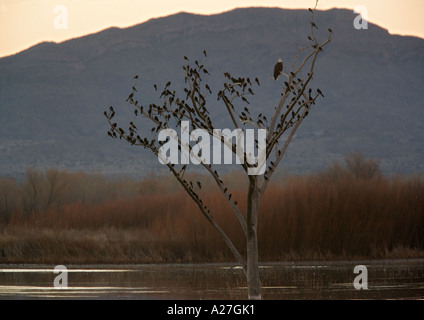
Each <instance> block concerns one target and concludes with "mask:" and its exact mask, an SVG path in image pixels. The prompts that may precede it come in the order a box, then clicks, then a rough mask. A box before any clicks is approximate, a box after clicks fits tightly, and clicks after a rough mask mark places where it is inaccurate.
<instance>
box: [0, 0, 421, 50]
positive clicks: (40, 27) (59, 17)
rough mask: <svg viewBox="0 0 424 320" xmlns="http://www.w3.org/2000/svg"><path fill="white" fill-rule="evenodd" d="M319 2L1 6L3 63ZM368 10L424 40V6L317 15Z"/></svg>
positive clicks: (400, 0)
mask: <svg viewBox="0 0 424 320" xmlns="http://www.w3.org/2000/svg"><path fill="white" fill-rule="evenodd" d="M314 4H315V0H273V1H272V0H213V1H206V0H148V1H144V0H0V57H2V56H6V55H10V54H13V53H16V52H19V51H21V50H24V49H26V48H28V47H30V46H32V45H34V44H37V43H39V42H41V41H57V42H60V41H63V40H66V39H69V38H73V37H78V36H82V35H86V34H89V33H94V32H98V31H100V30H103V29H105V28H108V27H111V26H117V27H128V26H131V25H134V24H137V23H140V22H143V21H146V20H148V19H150V18H156V17H162V16H166V15H169V14H172V13H176V12H180V11H188V12H192V13H201V14H213V13H220V12H223V11H228V10H231V9H234V8H236V7H249V6H267V7H281V8H309V7H313V6H314ZM357 5H364V6H366V8H367V10H368V21H370V22H372V23H376V24H378V25H380V26H382V27H384V28H386V29H388V30H389V32H391V33H395V34H407V35H415V36H420V37H422V38H424V22H423V18H422V15H423V13H424V0H320V1H319V5H318V9H329V8H334V7H337V8H348V9H353V8H355V7H356V6H357Z"/></svg>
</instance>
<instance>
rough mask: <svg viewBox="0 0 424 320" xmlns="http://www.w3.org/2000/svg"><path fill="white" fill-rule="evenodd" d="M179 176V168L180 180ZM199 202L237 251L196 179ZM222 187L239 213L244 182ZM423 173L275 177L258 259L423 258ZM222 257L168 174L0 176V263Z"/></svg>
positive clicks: (234, 227)
mask: <svg viewBox="0 0 424 320" xmlns="http://www.w3.org/2000/svg"><path fill="white" fill-rule="evenodd" d="M187 174H189V173H187ZM192 178H193V179H194V180H193V181H197V180H200V181H202V185H203V187H202V190H201V192H200V193H201V195H202V197H203V199H204V202H205V203H206V204H207V205H208V207H209V208H210V211H211V212H212V213H213V215H214V217H215V219H216V220H217V221H218V222H219V223H221V224H222V225H223V229H224V230H225V231H226V232H227V233H228V234H229V235H230V237H231V238H232V239H234V242H235V244H236V246H237V247H238V248H240V251H241V252H243V248H244V247H245V242H244V241H245V240H244V235H243V232H242V230H241V228H240V227H239V225H238V221H237V219H236V218H235V217H233V215H232V211H231V209H230V207H229V206H228V204H227V203H226V201H225V199H224V198H223V196H222V194H221V193H220V192H219V191H217V190H216V189H214V186H213V184H212V182H210V181H208V180H207V177H206V176H201V175H196V176H194V175H193V176H192ZM223 179H224V181H228V182H229V188H231V190H232V191H233V196H234V198H235V199H236V200H237V202H238V204H239V206H240V209H241V210H242V211H243V210H245V205H244V203H245V191H246V190H245V189H244V186H245V183H244V182H245V181H244V179H245V177H243V176H241V175H238V174H227V175H226V176H225V177H224V178H223ZM423 230H424V178H423V176H418V175H415V176H393V177H386V176H383V175H382V174H381V172H380V169H379V165H378V162H377V161H374V160H370V159H365V158H364V157H362V156H361V155H360V154H353V155H350V156H347V157H346V158H345V163H344V164H343V165H342V164H340V163H338V162H335V163H333V164H331V165H330V166H329V167H328V168H327V169H326V170H324V171H322V172H318V173H316V174H309V175H296V176H281V177H279V178H278V179H276V180H275V181H273V183H272V184H271V185H270V186H269V188H268V190H267V192H266V193H265V196H264V198H263V200H262V203H261V214H260V216H259V230H258V234H259V245H260V258H261V260H263V261H275V260H290V259H349V258H385V257H418V256H420V257H422V256H424V233H423ZM200 261H233V257H232V255H231V253H230V251H229V250H228V249H227V248H226V246H225V244H224V243H223V241H222V240H221V239H220V238H219V236H218V235H217V234H216V232H215V230H213V229H212V228H211V227H210V226H209V224H208V223H207V221H206V220H205V219H204V218H203V216H202V215H201V214H200V211H199V210H198V208H197V207H196V205H195V204H194V202H193V201H192V200H191V199H190V198H189V197H188V196H187V195H186V194H185V192H184V191H183V190H182V188H181V187H180V186H179V185H178V183H177V182H176V181H175V180H174V179H173V177H172V176H156V175H154V174H152V175H150V176H149V177H146V178H144V179H143V180H141V181H137V180H132V179H129V178H120V179H108V178H106V177H105V176H102V175H100V174H85V173H69V172H64V171H59V170H56V169H51V170H48V171H46V172H41V171H39V170H36V169H34V168H29V169H28V170H27V172H26V179H25V181H23V182H20V183H18V182H16V181H14V180H12V179H9V178H1V179H0V263H11V262H14V263H143V262H200Z"/></svg>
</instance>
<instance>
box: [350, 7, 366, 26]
mask: <svg viewBox="0 0 424 320" xmlns="http://www.w3.org/2000/svg"><path fill="white" fill-rule="evenodd" d="M353 12H355V13H357V14H358V15H357V16H356V17H355V19H354V20H353V27H354V28H355V29H356V30H361V29H368V8H367V7H366V6H364V5H362V4H361V5H357V6H356V7H355V9H353Z"/></svg>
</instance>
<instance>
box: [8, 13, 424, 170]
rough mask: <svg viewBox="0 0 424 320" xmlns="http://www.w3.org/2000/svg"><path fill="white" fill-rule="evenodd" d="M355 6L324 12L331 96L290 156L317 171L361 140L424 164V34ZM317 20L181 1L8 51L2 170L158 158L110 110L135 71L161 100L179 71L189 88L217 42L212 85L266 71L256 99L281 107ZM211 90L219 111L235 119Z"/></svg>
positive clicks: (117, 166)
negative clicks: (364, 25) (279, 71)
mask: <svg viewBox="0 0 424 320" xmlns="http://www.w3.org/2000/svg"><path fill="white" fill-rule="evenodd" d="M354 17H355V15H354V14H353V13H352V11H350V10H343V9H332V10H326V11H318V12H317V23H318V26H319V30H318V31H317V32H318V33H319V34H318V35H319V36H320V37H321V38H322V37H323V36H324V35H325V32H326V30H327V27H331V28H332V29H333V30H334V32H335V37H334V39H333V42H332V43H330V45H329V46H328V49H326V50H325V51H324V53H323V54H322V55H321V56H320V58H319V60H318V62H317V72H316V77H315V79H314V81H315V82H314V86H319V87H320V88H322V89H323V91H324V94H325V98H324V99H321V100H320V101H319V102H318V105H317V108H316V109H315V110H311V114H310V116H309V117H308V119H307V121H306V122H305V123H304V124H303V125H302V127H301V128H300V129H299V132H298V134H297V135H296V138H295V139H294V141H293V143H292V145H291V146H290V148H289V150H288V153H287V159H286V160H287V161H284V160H283V163H282V166H283V167H285V168H287V170H289V171H292V172H300V173H301V172H311V171H316V170H319V169H321V168H323V167H324V166H325V165H328V164H329V163H330V162H331V161H333V160H335V159H342V157H343V155H345V154H347V153H350V152H352V151H361V152H362V153H364V155H366V156H369V157H373V158H376V159H381V161H382V167H383V169H384V170H385V172H388V173H396V172H399V173H412V172H422V171H423V170H424V166H423V164H422V163H421V158H422V156H423V155H424V147H423V143H422V142H421V141H424V139H423V138H424V136H423V132H424V130H423V129H424V127H423V125H422V124H421V121H420V120H419V119H423V116H424V113H423V110H422V105H423V103H424V102H423V97H422V96H421V95H420V94H419V92H420V88H422V87H423V85H424V80H423V79H424V71H423V70H424V68H422V67H423V66H424V63H423V59H424V40H423V39H421V38H417V37H410V36H400V35H390V34H389V32H388V31H387V30H386V29H383V28H380V27H378V26H376V25H373V24H371V23H369V29H368V30H355V29H354V28H353V19H354ZM309 21H310V15H309V14H308V11H307V10H295V9H293V10H283V9H276V8H271V9H270V8H239V9H235V10H230V11H227V12H224V13H221V14H215V15H195V14H191V13H186V12H181V13H178V14H174V15H171V16H167V17H160V18H153V19H150V20H148V21H146V22H143V23H140V24H137V25H134V26H131V27H127V28H116V27H112V28H107V29H104V30H102V31H100V32H98V33H93V34H90V35H87V36H83V37H77V38H73V39H70V40H66V41H63V42H60V43H40V44H38V45H36V46H33V47H31V48H29V49H28V50H25V51H23V52H21V53H19V54H16V55H12V56H8V57H4V58H0V112H1V114H2V115H3V116H2V117H1V118H0V153H3V155H4V156H2V157H0V175H2V174H11V175H18V174H21V173H22V172H24V170H25V167H27V166H36V167H40V168H48V167H58V168H60V169H65V170H84V171H101V172H105V173H116V174H121V173H122V174H131V175H138V174H141V175H143V174H145V173H146V172H149V171H151V170H158V169H160V168H161V167H160V166H159V165H158V162H157V159H154V158H152V157H149V156H148V155H147V152H144V150H142V148H134V147H131V146H129V145H125V143H123V142H121V141H119V142H120V143H119V142H118V141H113V140H110V139H108V137H107V136H106V131H107V123H106V121H105V118H104V117H103V116H102V113H103V111H104V110H106V109H107V107H108V106H109V105H114V106H118V107H119V106H122V107H123V106H125V103H124V102H125V99H126V96H127V95H128V93H129V91H130V88H131V85H132V77H133V76H134V74H141V80H140V82H139V83H138V84H137V85H140V86H141V87H142V88H143V90H144V91H145V92H146V97H145V98H146V101H152V102H154V101H155V96H154V92H153V90H152V85H153V83H157V84H158V86H161V85H163V84H164V83H166V81H167V80H168V78H169V80H172V83H173V84H175V85H176V88H177V89H181V82H183V74H182V71H181V66H182V64H183V63H184V61H183V56H184V55H187V56H189V57H191V58H192V59H193V60H194V59H196V57H200V56H201V52H202V51H203V49H206V50H207V52H208V58H207V60H206V61H205V64H206V67H207V69H208V70H209V72H210V73H211V74H212V78H213V79H212V78H211V87H213V88H214V89H217V88H219V86H220V84H221V83H222V80H223V76H222V73H223V72H224V71H229V72H231V74H234V75H236V76H258V77H259V78H260V79H261V82H263V85H262V86H261V88H260V92H258V94H260V97H261V100H260V101H255V103H256V104H255V105H254V104H253V103H252V108H254V109H258V108H265V109H266V110H267V111H271V110H272V107H273V105H275V103H276V102H277V101H278V95H279V89H278V86H279V85H278V84H276V83H275V82H274V81H273V80H272V67H273V64H274V63H275V61H276V60H277V59H278V58H279V57H282V58H283V59H284V60H285V61H291V59H292V58H293V57H294V55H295V53H296V51H297V50H298V48H299V47H300V45H305V44H307V40H306V36H307V31H308V28H309ZM290 63H291V62H290ZM280 85H281V84H280ZM215 94H216V90H215ZM211 100H214V99H211ZM211 102H212V105H211V107H212V108H213V109H214V110H215V109H216V110H217V111H216V117H217V118H219V119H221V118H222V119H225V117H224V113H222V110H219V109H218V108H219V106H218V105H217V104H216V103H215V102H214V101H211ZM259 105H260V106H259ZM221 107H222V106H221ZM34 111H36V112H34ZM227 124H228V122H225V121H224V120H222V122H221V123H220V125H227ZM123 125H124V123H123ZM118 155H122V156H123V157H124V158H125V159H126V160H125V164H124V163H123V162H122V160H121V159H122V158H120V157H119V156H118ZM140 172H141V173H140Z"/></svg>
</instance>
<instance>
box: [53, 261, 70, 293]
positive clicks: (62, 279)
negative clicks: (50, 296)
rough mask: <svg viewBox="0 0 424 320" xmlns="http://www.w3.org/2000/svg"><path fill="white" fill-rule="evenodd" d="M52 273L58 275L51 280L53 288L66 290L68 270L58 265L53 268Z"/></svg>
mask: <svg viewBox="0 0 424 320" xmlns="http://www.w3.org/2000/svg"><path fill="white" fill-rule="evenodd" d="M53 273H59V275H58V276H56V277H55V278H54V280H53V286H54V287H55V288H56V289H67V288H68V269H67V268H66V267H65V266H62V265H59V266H56V267H55V268H54V271H53Z"/></svg>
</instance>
